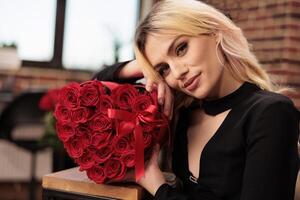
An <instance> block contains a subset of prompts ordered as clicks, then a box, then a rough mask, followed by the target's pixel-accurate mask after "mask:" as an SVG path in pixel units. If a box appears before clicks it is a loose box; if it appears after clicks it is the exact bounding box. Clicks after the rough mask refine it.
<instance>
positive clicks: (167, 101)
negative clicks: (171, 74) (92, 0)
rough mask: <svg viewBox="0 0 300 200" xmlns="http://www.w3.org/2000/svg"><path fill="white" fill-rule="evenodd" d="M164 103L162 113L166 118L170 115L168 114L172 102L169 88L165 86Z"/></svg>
mask: <svg viewBox="0 0 300 200" xmlns="http://www.w3.org/2000/svg"><path fill="white" fill-rule="evenodd" d="M165 88H166V89H165V93H166V94H165V102H164V113H165V115H166V116H169V115H170V112H171V110H172V104H173V103H172V102H173V95H172V92H171V90H170V88H169V87H168V86H167V85H166V86H165Z"/></svg>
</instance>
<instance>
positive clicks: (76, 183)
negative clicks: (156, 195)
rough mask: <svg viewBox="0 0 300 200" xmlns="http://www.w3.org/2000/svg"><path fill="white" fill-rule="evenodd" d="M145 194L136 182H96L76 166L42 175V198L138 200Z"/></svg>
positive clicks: (44, 199)
mask: <svg viewBox="0 0 300 200" xmlns="http://www.w3.org/2000/svg"><path fill="white" fill-rule="evenodd" d="M145 195H147V194H146V192H145V191H144V190H143V189H142V188H141V187H140V186H138V185H136V184H124V183H123V184H113V185H112V184H110V185H107V184H96V183H94V182H93V181H91V180H89V179H88V177H87V176H86V173H85V172H80V171H79V169H78V167H75V168H71V169H67V170H63V171H59V172H56V173H52V174H48V175H45V176H44V177H43V200H50V199H51V200H71V199H74V200H99V199H128V200H139V199H143V198H145ZM147 199H149V198H147Z"/></svg>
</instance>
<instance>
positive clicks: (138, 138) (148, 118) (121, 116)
mask: <svg viewBox="0 0 300 200" xmlns="http://www.w3.org/2000/svg"><path fill="white" fill-rule="evenodd" d="M156 112H157V107H156V106H154V105H150V106H149V107H148V108H147V109H146V110H145V111H142V112H137V113H132V112H128V111H125V110H118V109H108V117H109V118H111V119H118V120H123V121H128V123H126V126H124V127H123V128H124V129H123V131H124V132H126V133H127V132H131V131H132V130H134V138H135V180H136V181H138V180H140V178H141V177H142V176H144V173H145V168H144V148H145V146H144V137H143V131H142V126H141V124H140V122H143V123H144V124H152V125H155V126H166V123H165V121H164V120H160V119H155V113H156ZM132 122H135V124H133V123H132ZM162 131H163V130H162V129H161V130H160V133H159V134H162Z"/></svg>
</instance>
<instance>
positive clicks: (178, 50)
mask: <svg viewBox="0 0 300 200" xmlns="http://www.w3.org/2000/svg"><path fill="white" fill-rule="evenodd" d="M187 47H188V44H187V43H186V42H183V43H181V44H179V45H178V47H177V48H176V50H175V53H176V55H177V56H182V55H184V53H185V52H186V49H187Z"/></svg>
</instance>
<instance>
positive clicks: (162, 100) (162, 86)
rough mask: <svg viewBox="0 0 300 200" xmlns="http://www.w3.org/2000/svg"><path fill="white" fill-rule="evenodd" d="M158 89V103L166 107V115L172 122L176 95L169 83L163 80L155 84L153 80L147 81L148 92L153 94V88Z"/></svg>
mask: <svg viewBox="0 0 300 200" xmlns="http://www.w3.org/2000/svg"><path fill="white" fill-rule="evenodd" d="M155 87H156V88H157V98H158V103H159V104H160V105H163V106H164V114H165V115H166V116H168V117H169V119H170V120H171V119H172V117H173V106H174V95H173V94H172V91H171V89H170V87H169V86H168V85H167V83H166V82H165V81H163V80H161V81H160V82H158V83H154V82H153V81H152V80H150V79H149V80H147V83H146V90H147V91H148V92H151V91H152V89H153V88H155Z"/></svg>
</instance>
